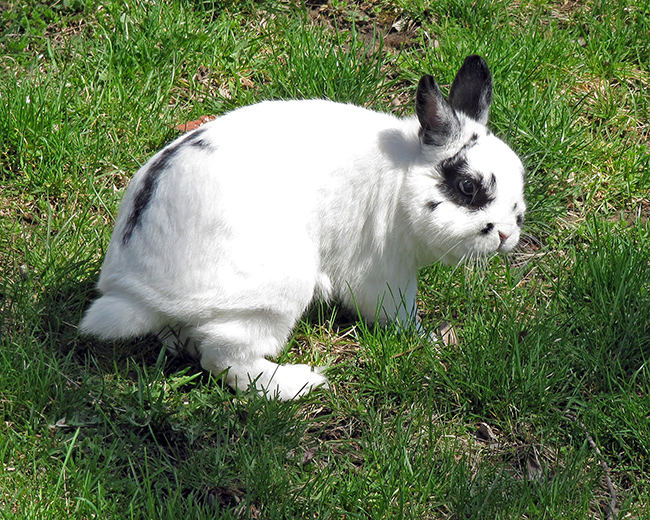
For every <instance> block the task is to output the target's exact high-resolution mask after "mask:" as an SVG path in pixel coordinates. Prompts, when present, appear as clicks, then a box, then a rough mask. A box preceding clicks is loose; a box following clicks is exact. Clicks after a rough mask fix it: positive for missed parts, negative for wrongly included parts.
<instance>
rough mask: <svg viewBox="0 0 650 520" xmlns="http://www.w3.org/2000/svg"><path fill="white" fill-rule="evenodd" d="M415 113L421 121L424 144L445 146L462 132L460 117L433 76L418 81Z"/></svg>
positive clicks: (421, 137)
mask: <svg viewBox="0 0 650 520" xmlns="http://www.w3.org/2000/svg"><path fill="white" fill-rule="evenodd" d="M415 113H416V114H417V116H418V119H419V121H420V139H421V140H422V143H423V144H427V145H433V146H444V145H445V144H447V143H448V142H449V141H451V140H453V139H454V138H455V137H456V136H457V135H458V134H459V133H460V122H459V121H458V117H457V116H456V114H455V112H454V109H453V108H452V107H451V106H450V105H449V103H447V100H446V99H445V97H444V96H443V95H442V92H440V87H439V86H438V84H437V83H436V80H435V79H433V77H432V76H428V75H426V76H422V79H420V83H418V90H417V94H416V96H415Z"/></svg>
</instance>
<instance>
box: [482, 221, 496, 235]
mask: <svg viewBox="0 0 650 520" xmlns="http://www.w3.org/2000/svg"><path fill="white" fill-rule="evenodd" d="M493 229H494V224H492V223H489V224H488V225H487V226H485V227H484V228H483V229H481V235H487V234H488V233H489V232H490V231H492V230H493Z"/></svg>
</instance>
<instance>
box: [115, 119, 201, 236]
mask: <svg viewBox="0 0 650 520" xmlns="http://www.w3.org/2000/svg"><path fill="white" fill-rule="evenodd" d="M205 130H206V129H205V128H198V129H197V130H195V131H194V132H191V133H189V134H188V135H187V137H185V138H184V139H182V140H181V141H179V142H178V143H176V144H173V145H170V146H168V147H167V148H163V150H162V151H161V152H160V153H159V154H158V155H157V157H156V158H155V159H153V160H152V162H151V164H150V165H149V168H148V169H147V172H146V173H145V176H144V179H143V181H142V185H141V186H140V189H139V190H138V192H137V193H136V195H135V199H134V200H133V207H132V208H131V213H129V216H128V218H127V219H126V224H125V226H124V235H122V243H123V244H124V245H126V244H128V243H129V240H131V235H133V232H134V231H135V229H136V228H137V227H138V225H139V224H140V221H141V219H142V215H143V213H144V212H145V210H146V209H147V207H148V206H149V203H150V202H151V199H152V197H153V195H154V192H155V191H156V186H157V185H158V181H159V180H160V177H161V175H162V174H163V173H164V172H165V171H166V170H168V169H169V167H170V165H171V163H172V161H173V160H174V159H175V158H176V157H177V156H178V153H179V151H180V150H181V148H183V147H184V146H187V145H190V146H198V147H199V148H204V147H209V146H210V144H209V143H208V142H207V141H205V140H203V139H199V138H200V137H201V135H202V134H203V133H204V132H205Z"/></svg>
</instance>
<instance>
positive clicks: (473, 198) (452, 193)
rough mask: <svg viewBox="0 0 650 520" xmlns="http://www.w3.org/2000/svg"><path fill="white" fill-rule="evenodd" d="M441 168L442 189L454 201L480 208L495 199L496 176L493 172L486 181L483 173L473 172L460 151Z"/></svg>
mask: <svg viewBox="0 0 650 520" xmlns="http://www.w3.org/2000/svg"><path fill="white" fill-rule="evenodd" d="M439 168H440V172H441V173H442V177H443V178H442V181H441V182H440V189H441V191H442V192H443V193H444V194H445V197H446V198H447V199H449V200H450V201H452V202H453V203H455V204H457V205H459V206H464V207H466V208H469V209H473V210H478V209H481V208H483V207H484V206H486V205H488V204H489V203H490V202H492V201H493V200H494V195H493V193H494V187H495V186H496V177H495V176H494V174H492V175H491V177H490V179H489V180H488V181H486V180H485V179H484V178H483V177H482V176H481V175H479V174H477V173H475V172H473V171H472V170H471V169H470V167H469V165H468V163H467V159H466V158H465V154H463V153H458V154H456V155H454V156H453V157H451V158H449V159H446V160H444V161H442V163H440V167H439Z"/></svg>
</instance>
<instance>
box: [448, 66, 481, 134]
mask: <svg viewBox="0 0 650 520" xmlns="http://www.w3.org/2000/svg"><path fill="white" fill-rule="evenodd" d="M491 102H492V74H490V69H489V68H488V65H487V63H486V62H485V60H484V59H483V58H481V57H480V56H477V55H473V56H468V57H467V58H465V62H464V63H463V66H462V67H461V68H460V70H459V71H458V73H457V74H456V77H455V78H454V82H453V83H452V84H451V90H450V91H449V104H450V105H451V106H452V107H453V108H454V110H458V111H459V112H463V113H464V114H465V115H467V116H469V117H471V118H472V119H474V120H475V121H478V122H479V123H481V124H483V125H485V124H487V120H488V115H489V113H490V103H491Z"/></svg>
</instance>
